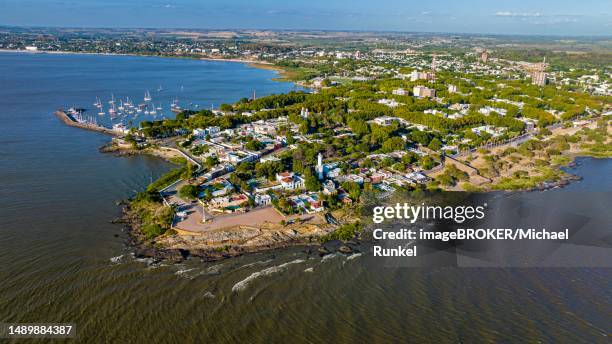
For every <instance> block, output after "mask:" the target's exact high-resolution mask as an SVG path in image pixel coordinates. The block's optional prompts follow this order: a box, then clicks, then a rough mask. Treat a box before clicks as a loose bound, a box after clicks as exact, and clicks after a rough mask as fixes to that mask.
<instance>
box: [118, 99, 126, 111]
mask: <svg viewBox="0 0 612 344" xmlns="http://www.w3.org/2000/svg"><path fill="white" fill-rule="evenodd" d="M118 109H119V111H123V110H124V109H125V108H124V107H123V100H121V99H119V107H118Z"/></svg>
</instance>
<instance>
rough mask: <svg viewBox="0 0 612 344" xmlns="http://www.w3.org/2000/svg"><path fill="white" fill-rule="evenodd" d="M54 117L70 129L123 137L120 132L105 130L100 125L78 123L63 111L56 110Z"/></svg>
mask: <svg viewBox="0 0 612 344" xmlns="http://www.w3.org/2000/svg"><path fill="white" fill-rule="evenodd" d="M54 114H55V116H56V117H57V118H59V120H60V121H62V122H63V123H64V124H66V125H68V126H71V127H77V128H81V129H86V130H92V131H97V132H99V133H103V134H107V135H111V136H117V137H118V136H123V133H122V132H119V131H116V130H113V129H110V128H106V127H103V126H101V125H97V124H93V123H84V122H79V121H77V120H76V119H75V118H74V117H72V116H71V115H69V114H67V113H66V112H65V111H63V110H57V111H55V112H54Z"/></svg>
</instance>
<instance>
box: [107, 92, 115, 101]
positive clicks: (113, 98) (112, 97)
mask: <svg viewBox="0 0 612 344" xmlns="http://www.w3.org/2000/svg"><path fill="white" fill-rule="evenodd" d="M108 103H109V104H115V95H113V94H112V93H111V100H109V101H108Z"/></svg>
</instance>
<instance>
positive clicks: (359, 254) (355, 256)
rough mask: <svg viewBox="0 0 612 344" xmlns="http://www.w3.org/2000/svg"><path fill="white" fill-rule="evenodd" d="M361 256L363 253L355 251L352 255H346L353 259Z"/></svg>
mask: <svg viewBox="0 0 612 344" xmlns="http://www.w3.org/2000/svg"><path fill="white" fill-rule="evenodd" d="M360 256H361V253H353V254H351V255H350V256H348V257H346V260H353V259H355V258H357V257H360Z"/></svg>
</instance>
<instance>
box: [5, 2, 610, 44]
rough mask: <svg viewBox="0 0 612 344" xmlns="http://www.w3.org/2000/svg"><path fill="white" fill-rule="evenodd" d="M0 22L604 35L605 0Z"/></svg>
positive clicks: (275, 5) (230, 10) (28, 13)
mask: <svg viewBox="0 0 612 344" xmlns="http://www.w3.org/2000/svg"><path fill="white" fill-rule="evenodd" d="M0 25H4V26H57V27H121V28H135V27H141V28H142V27H145V28H200V29H287V30H364V31H409V32H452V33H485V34H533V35H571V36H581V35H587V36H590V35H606V36H610V35H612V0H580V1H568V0H554V1H553V0H503V1H495V0H437V1H426V0H418V1H413V0H307V1H301V0H148V1H142V0H0Z"/></svg>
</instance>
